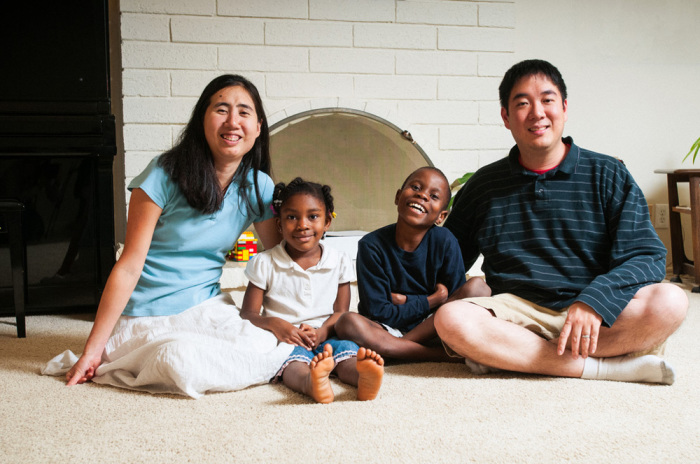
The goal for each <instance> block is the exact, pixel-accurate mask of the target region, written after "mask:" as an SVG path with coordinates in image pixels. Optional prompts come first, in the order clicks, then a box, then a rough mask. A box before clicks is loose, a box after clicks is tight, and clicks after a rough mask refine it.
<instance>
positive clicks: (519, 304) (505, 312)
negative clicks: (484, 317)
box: [462, 293, 569, 340]
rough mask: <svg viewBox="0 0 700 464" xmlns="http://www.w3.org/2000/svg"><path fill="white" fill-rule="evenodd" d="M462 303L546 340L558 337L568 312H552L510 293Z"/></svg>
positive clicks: (476, 298)
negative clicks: (486, 311) (478, 307)
mask: <svg viewBox="0 0 700 464" xmlns="http://www.w3.org/2000/svg"><path fill="white" fill-rule="evenodd" d="M462 301H466V302H468V303H473V304H475V305H477V306H481V307H482V308H486V309H489V310H491V311H492V312H493V314H494V315H495V316H496V317H497V318H499V319H502V320H504V321H508V322H512V323H513V324H516V325H519V326H520V327H524V328H526V329H528V330H529V331H530V332H533V333H535V334H537V335H539V336H541V337H542V338H545V339H547V340H552V339H555V338H558V337H559V334H560V333H561V329H562V328H563V327H564V322H566V315H567V314H568V312H569V311H568V309H564V310H562V311H554V310H552V309H549V308H545V307H544V306H540V305H536V304H535V303H532V302H531V301H528V300H525V299H523V298H520V297H519V296H515V295H512V294H510V293H501V294H498V295H495V296H488V297H474V298H465V299H463V300H462Z"/></svg>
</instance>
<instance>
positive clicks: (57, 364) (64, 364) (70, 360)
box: [41, 350, 79, 376]
mask: <svg viewBox="0 0 700 464" xmlns="http://www.w3.org/2000/svg"><path fill="white" fill-rule="evenodd" d="M78 358H79V356H76V355H75V354H73V352H72V351H71V350H66V351H64V352H63V353H61V354H59V355H58V356H56V357H54V358H53V359H51V361H49V362H48V363H47V364H46V366H44V367H43V368H42V369H41V373H42V375H56V376H59V375H66V374H67V373H68V371H69V370H70V368H71V367H73V365H74V364H75V363H77V362H78Z"/></svg>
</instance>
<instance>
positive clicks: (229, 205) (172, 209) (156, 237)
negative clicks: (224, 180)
mask: <svg viewBox="0 0 700 464" xmlns="http://www.w3.org/2000/svg"><path fill="white" fill-rule="evenodd" d="M157 160H158V157H156V158H155V159H153V160H152V161H151V163H150V164H149V165H148V166H147V167H146V169H144V171H143V172H142V173H141V174H139V175H138V176H137V177H135V178H134V179H133V180H132V181H131V183H130V184H129V190H133V189H135V188H140V189H142V190H143V191H144V192H145V193H146V194H147V195H148V196H149V197H150V198H151V200H153V201H154V202H155V203H156V204H157V205H158V206H160V207H161V208H162V209H163V211H162V213H161V215H160V218H159V219H158V223H157V224H156V228H155V231H154V232H153V240H152V241H151V246H150V248H149V250H148V255H147V256H146V263H145V265H144V267H143V272H141V277H140V278H139V281H138V283H137V284H136V288H135V289H134V292H133V293H132V295H131V298H130V299H129V302H128V303H127V305H126V309H125V310H124V312H123V313H122V314H123V315H125V316H167V315H173V314H178V313H181V312H182V311H185V310H186V309H189V308H191V307H193V306H195V305H197V304H199V303H201V302H202V301H205V300H207V299H209V298H211V297H214V296H216V295H218V294H219V293H221V288H220V286H219V279H220V278H221V272H222V268H223V265H224V263H225V255H226V252H227V251H228V250H230V249H231V248H233V246H234V244H235V243H236V240H238V237H239V236H240V234H241V232H242V231H243V230H245V229H246V228H247V227H248V226H250V224H251V223H253V222H260V221H264V220H266V219H269V218H271V217H272V216H273V214H272V210H271V209H270V204H271V203H272V192H273V189H274V183H273V181H272V179H270V177H269V176H268V175H267V174H264V173H262V172H260V173H258V185H259V186H260V192H261V196H262V199H263V202H264V204H265V207H264V210H263V213H262V215H258V214H255V213H254V212H252V211H250V210H249V207H248V205H247V204H245V202H242V201H241V200H240V198H239V195H238V187H239V183H236V182H233V183H232V184H231V185H230V186H229V188H228V190H227V191H226V195H225V197H224V203H223V206H222V208H221V209H220V210H219V211H217V212H215V213H213V214H202V213H201V212H199V211H197V210H195V209H194V208H192V207H191V206H190V205H189V204H188V203H187V199H185V197H184V196H183V194H182V192H181V191H180V188H179V187H178V186H177V184H175V183H174V182H173V181H172V179H171V178H170V177H169V176H168V175H167V174H166V173H165V171H164V170H163V168H161V167H160V166H159V165H158V164H157ZM252 178H253V174H252V172H251V173H250V174H249V176H248V179H249V181H251V185H250V187H249V188H248V198H250V199H252V200H253V204H254V205H255V209H257V202H256V201H255V198H256V196H255V187H254V186H253V185H252Z"/></svg>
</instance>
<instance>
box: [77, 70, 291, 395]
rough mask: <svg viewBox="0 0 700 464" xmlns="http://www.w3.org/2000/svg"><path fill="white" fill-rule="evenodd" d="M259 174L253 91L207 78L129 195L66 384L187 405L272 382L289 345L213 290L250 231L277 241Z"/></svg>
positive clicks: (266, 184)
mask: <svg viewBox="0 0 700 464" xmlns="http://www.w3.org/2000/svg"><path fill="white" fill-rule="evenodd" d="M269 173H270V155H269V130H268V127H267V119H266V117H265V113H264V110H263V107H262V101H261V99H260V95H259V93H258V91H257V89H256V88H255V86H254V85H253V84H252V83H250V82H249V81H247V80H246V79H245V78H243V77H241V76H235V75H223V76H220V77H218V78H216V79H214V80H213V81H212V82H210V83H209V85H207V87H206V88H205V89H204V91H203V93H202V95H201V96H200V98H199V100H198V102H197V104H196V106H195V108H194V110H193V112H192V117H191V118H190V121H189V123H188V124H187V126H186V127H185V130H184V131H183V133H182V134H181V136H180V140H179V141H178V143H177V144H176V145H175V147H173V148H172V149H171V150H170V151H168V152H166V153H164V154H163V155H161V156H160V157H157V158H156V159H154V160H153V161H152V162H151V164H150V165H149V166H148V167H147V168H146V169H145V170H144V172H142V173H141V174H140V175H139V176H137V177H136V178H135V179H134V180H133V181H132V182H131V183H130V185H129V190H131V199H130V201H129V218H128V222H127V230H126V240H125V243H124V251H123V253H122V255H121V257H120V259H119V260H118V261H117V263H116V264H115V266H114V269H113V270H112V272H111V274H110V276H109V279H108V280H107V284H106V286H105V289H104V293H103V295H102V299H101V301H100V305H99V307H98V310H97V314H96V317H95V323H94V325H93V327H92V331H91V332H90V336H89V337H88V340H87V343H86V345H85V349H84V351H83V354H82V355H81V357H80V359H79V360H78V362H77V363H76V364H75V365H74V366H73V367H72V368H71V369H70V371H68V373H67V374H66V379H67V382H68V385H75V384H77V383H83V382H86V381H88V380H90V379H93V377H94V381H95V382H99V383H108V384H112V385H117V386H121V387H125V388H132V389H143V390H147V391H151V392H170V393H184V394H188V395H190V396H194V397H197V396H199V395H201V394H202V393H204V392H206V391H226V390H234V389H238V388H244V387H246V386H248V385H251V384H254V383H260V382H264V381H266V380H268V379H269V378H270V377H272V375H273V374H274V373H275V372H276V370H277V369H278V368H279V366H280V365H281V363H282V361H283V360H284V358H285V357H286V356H287V355H288V354H289V352H290V351H291V346H289V345H284V344H282V345H279V346H277V343H276V340H275V339H274V336H272V337H270V334H268V333H266V332H265V331H263V330H260V329H258V328H256V327H254V326H252V324H250V323H248V321H243V320H242V319H240V317H239V315H238V311H237V309H236V308H235V306H233V304H234V303H233V301H232V300H231V298H230V296H229V295H228V294H226V295H222V294H221V290H220V287H219V283H218V282H219V278H220V277H221V272H222V267H223V265H224V261H225V260H224V255H225V252H226V250H228V249H230V248H231V246H232V244H233V243H235V241H236V239H237V238H238V236H239V235H240V234H241V232H242V231H243V230H244V229H246V228H247V227H248V226H249V225H250V224H251V223H254V226H255V229H256V231H257V233H258V236H259V237H260V240H261V241H262V243H263V245H264V246H265V248H272V247H273V246H274V245H276V244H277V243H279V241H280V237H279V235H278V232H277V229H276V226H275V223H274V218H272V211H271V209H270V203H271V200H272V192H273V189H274V184H273V182H272V180H271V179H270V177H269ZM280 358H281V359H280ZM98 367H99V368H98ZM268 371H269V372H268ZM268 374H269V375H268Z"/></svg>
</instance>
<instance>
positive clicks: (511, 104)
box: [501, 74, 568, 154]
mask: <svg viewBox="0 0 700 464" xmlns="http://www.w3.org/2000/svg"><path fill="white" fill-rule="evenodd" d="M566 108H567V104H566V100H563V99H562V97H561V93H560V92H559V89H558V88H557V86H556V85H554V84H553V83H552V81H551V80H550V79H549V78H548V77H546V76H544V75H542V74H536V75H532V76H526V77H523V78H522V79H520V80H519V81H518V82H516V83H515V86H514V87H513V90H512V91H511V93H510V99H509V101H508V111H506V110H505V108H501V117H502V118H503V122H504V123H505V125H506V128H508V129H510V131H511V133H512V134H513V138H514V139H515V143H517V144H518V148H520V151H521V153H524V154H538V153H544V154H547V153H549V152H550V151H551V150H552V149H554V148H555V147H556V146H558V145H559V144H560V143H561V136H562V134H563V133H564V123H565V122H566V119H567V117H568V116H567V112H566Z"/></svg>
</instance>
